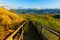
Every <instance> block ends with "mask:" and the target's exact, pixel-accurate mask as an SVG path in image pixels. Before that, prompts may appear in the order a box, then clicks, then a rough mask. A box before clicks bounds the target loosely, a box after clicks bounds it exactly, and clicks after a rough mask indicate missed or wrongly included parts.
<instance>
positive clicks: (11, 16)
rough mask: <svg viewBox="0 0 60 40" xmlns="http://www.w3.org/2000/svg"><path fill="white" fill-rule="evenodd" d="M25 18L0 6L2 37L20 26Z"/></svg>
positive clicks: (0, 31)
mask: <svg viewBox="0 0 60 40" xmlns="http://www.w3.org/2000/svg"><path fill="white" fill-rule="evenodd" d="M23 20H24V19H23V18H22V17H21V16H19V15H18V14H16V13H13V12H10V11H8V10H7V9H5V8H3V7H0V39H1V40H3V39H4V38H5V37H6V35H8V34H9V33H10V32H13V31H14V30H15V29H16V28H18V27H19V26H20V23H21V22H22V21H23Z"/></svg>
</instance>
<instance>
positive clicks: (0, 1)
mask: <svg viewBox="0 0 60 40" xmlns="http://www.w3.org/2000/svg"><path fill="white" fill-rule="evenodd" d="M0 7H4V8H6V9H11V8H12V7H11V6H10V5H8V4H5V3H3V2H2V0H0Z"/></svg>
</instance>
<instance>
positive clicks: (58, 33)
mask: <svg viewBox="0 0 60 40" xmlns="http://www.w3.org/2000/svg"><path fill="white" fill-rule="evenodd" d="M40 26H41V32H43V30H44V29H46V30H48V31H49V32H51V33H52V34H54V35H56V36H57V37H58V40H60V32H58V31H56V30H54V29H53V28H50V27H47V26H45V25H42V24H40ZM43 34H44V33H43Z"/></svg>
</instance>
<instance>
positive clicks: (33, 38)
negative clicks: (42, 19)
mask: <svg viewBox="0 0 60 40" xmlns="http://www.w3.org/2000/svg"><path fill="white" fill-rule="evenodd" d="M42 36H44V35H42V33H38V30H37V28H36V27H35V25H34V24H33V23H32V21H29V31H28V32H27V33H25V38H24V40H47V38H46V37H45V36H44V37H45V38H44V39H43V37H42Z"/></svg>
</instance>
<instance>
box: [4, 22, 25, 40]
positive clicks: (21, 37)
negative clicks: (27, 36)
mask: <svg viewBox="0 0 60 40" xmlns="http://www.w3.org/2000/svg"><path fill="white" fill-rule="evenodd" d="M24 25H25V22H24V23H22V25H21V26H20V27H19V28H18V29H17V30H16V31H15V32H13V33H12V34H11V35H9V36H8V37H7V38H6V39H5V40H13V37H14V36H15V35H16V34H17V32H18V31H19V30H20V29H21V28H22V33H21V36H20V38H19V40H21V39H22V40H23V33H24V30H23V26H24Z"/></svg>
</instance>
